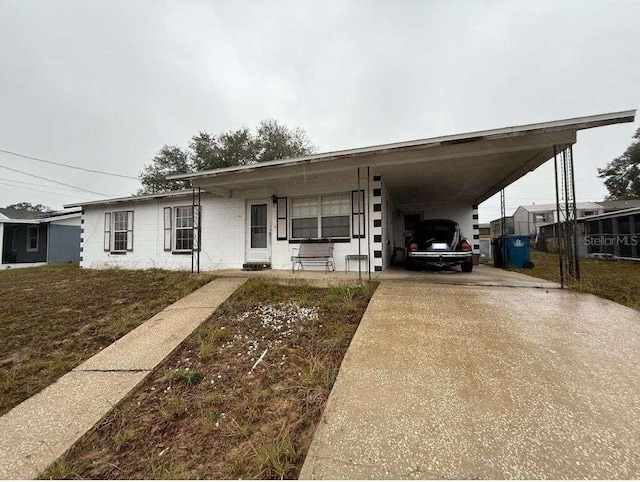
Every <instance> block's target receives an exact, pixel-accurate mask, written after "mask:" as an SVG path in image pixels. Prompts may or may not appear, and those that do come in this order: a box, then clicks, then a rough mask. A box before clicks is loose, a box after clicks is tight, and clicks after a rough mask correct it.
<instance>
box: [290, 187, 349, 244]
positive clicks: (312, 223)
mask: <svg viewBox="0 0 640 482" xmlns="http://www.w3.org/2000/svg"><path fill="white" fill-rule="evenodd" d="M350 198H351V196H350V194H349V193H343V194H328V195H322V196H307V197H299V198H292V199H291V238H292V239H307V238H334V239H335V238H338V239H339V238H349V236H350V234H351V222H350V218H351V216H352V212H351V199H350Z"/></svg>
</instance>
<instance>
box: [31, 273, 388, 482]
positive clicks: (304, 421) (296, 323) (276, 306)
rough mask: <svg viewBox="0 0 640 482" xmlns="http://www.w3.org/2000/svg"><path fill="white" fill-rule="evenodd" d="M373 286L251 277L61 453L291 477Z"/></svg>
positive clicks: (133, 472)
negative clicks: (280, 281) (287, 283)
mask: <svg viewBox="0 0 640 482" xmlns="http://www.w3.org/2000/svg"><path fill="white" fill-rule="evenodd" d="M374 289H375V285H362V286H359V287H358V286H355V287H354V286H351V287H348V286H344V287H336V288H333V289H332V288H329V289H326V288H316V287H312V286H310V285H308V284H306V283H299V284H294V285H291V286H281V285H277V284H275V283H273V282H271V281H269V280H264V279H257V280H249V281H248V282H247V283H245V285H243V286H242V287H241V288H240V289H239V290H238V291H237V292H236V293H234V295H233V296H231V297H230V298H229V299H228V300H227V301H226V302H225V303H223V304H222V305H221V306H220V308H219V310H218V311H216V313H214V315H213V316H212V317H211V318H210V319H209V320H207V321H206V322H205V323H203V324H202V325H201V326H200V327H199V328H198V329H197V330H196V331H195V332H194V333H193V334H192V335H191V336H190V337H189V338H188V339H187V340H185V342H184V343H183V344H182V345H181V346H180V347H179V348H178V349H177V350H176V352H175V353H174V354H173V355H172V356H171V357H170V358H169V359H167V360H166V361H165V362H164V363H163V364H162V365H160V366H159V367H158V368H157V369H156V370H155V371H154V373H153V374H152V375H151V376H150V377H149V379H148V380H147V381H146V382H145V383H144V384H143V385H142V386H140V387H138V389H136V391H135V392H134V393H132V394H131V395H130V396H129V397H128V398H127V399H126V400H124V401H123V402H122V403H121V404H120V406H119V407H117V409H116V410H115V411H113V412H112V413H111V414H109V415H108V416H107V417H105V419H104V420H103V421H102V422H101V423H100V424H98V425H97V427H96V429H95V430H94V431H93V432H91V433H88V434H87V435H85V436H84V437H83V438H82V439H81V440H80V441H79V442H78V443H77V444H76V445H75V446H74V447H73V448H72V449H71V450H70V451H69V452H68V453H67V454H66V455H65V456H64V457H63V459H62V462H60V463H62V464H64V465H63V467H65V468H66V470H67V471H69V473H73V474H75V475H74V476H76V477H79V478H94V479H96V478H97V479H104V478H118V479H121V478H122V479H127V478H159V477H162V478H173V477H182V478H201V479H235V478H242V479H249V478H296V477H297V475H298V473H299V471H300V469H301V467H302V463H303V461H304V457H305V454H306V452H307V450H308V447H309V444H310V443H311V438H312V436H313V432H314V431H315V427H316V425H317V423H318V422H319V420H320V417H321V414H322V411H323V409H324V406H325V403H326V400H327V398H328V396H329V393H330V390H331V387H332V386H333V383H334V381H335V378H336V375H337V373H338V369H339V366H340V363H341V361H342V358H343V356H344V353H345V351H346V350H347V347H348V345H349V343H350V340H351V338H352V337H353V334H354V333H355V330H356V328H357V325H358V322H359V320H360V318H361V317H362V314H363V313H364V310H365V309H366V306H367V304H368V302H369V298H370V296H371V295H372V294H373V291H374ZM196 374H197V375H196ZM190 377H195V378H197V381H196V380H195V379H191V378H190ZM142 434H144V436H142ZM53 470H54V467H53V466H52V468H50V469H49V470H48V471H47V472H45V473H44V474H43V477H49V476H50V475H51V474H52V473H54V472H52V471H53Z"/></svg>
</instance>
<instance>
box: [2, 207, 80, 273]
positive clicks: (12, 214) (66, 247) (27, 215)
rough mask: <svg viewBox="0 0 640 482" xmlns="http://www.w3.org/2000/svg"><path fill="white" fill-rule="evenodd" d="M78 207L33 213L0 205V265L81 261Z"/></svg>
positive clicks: (10, 266)
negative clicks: (0, 262) (0, 206)
mask: <svg viewBox="0 0 640 482" xmlns="http://www.w3.org/2000/svg"><path fill="white" fill-rule="evenodd" d="M80 217H81V213H80V210H79V209H75V210H66V211H55V212H49V213H32V212H25V211H16V210H13V209H6V208H0V254H1V257H0V259H1V261H2V264H0V268H12V267H26V266H36V265H39V264H44V263H66V262H79V261H80Z"/></svg>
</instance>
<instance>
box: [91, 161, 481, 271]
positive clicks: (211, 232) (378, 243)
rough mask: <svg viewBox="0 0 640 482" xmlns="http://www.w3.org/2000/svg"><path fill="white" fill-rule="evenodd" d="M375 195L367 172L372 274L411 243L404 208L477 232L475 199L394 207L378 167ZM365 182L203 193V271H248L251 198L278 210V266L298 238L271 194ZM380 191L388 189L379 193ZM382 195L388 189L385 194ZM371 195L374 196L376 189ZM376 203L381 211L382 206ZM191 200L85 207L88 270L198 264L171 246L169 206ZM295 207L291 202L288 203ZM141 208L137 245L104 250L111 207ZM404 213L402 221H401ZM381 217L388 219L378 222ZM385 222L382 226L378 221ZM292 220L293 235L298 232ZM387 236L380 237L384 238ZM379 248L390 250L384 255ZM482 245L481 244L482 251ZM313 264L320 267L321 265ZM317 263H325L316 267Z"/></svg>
mask: <svg viewBox="0 0 640 482" xmlns="http://www.w3.org/2000/svg"><path fill="white" fill-rule="evenodd" d="M369 186H370V193H367V192H366V189H367V183H366V174H365V175H364V176H363V178H362V179H361V185H360V188H361V189H363V190H364V191H365V204H366V203H370V205H369V214H370V217H369V220H368V223H367V231H366V235H367V236H368V237H369V242H370V246H368V242H367V241H368V240H367V238H366V237H365V238H363V239H362V240H361V241H360V248H361V251H360V252H361V254H367V253H368V250H369V248H370V259H369V263H367V262H364V261H363V262H362V263H361V267H362V271H363V272H366V271H367V268H368V265H369V264H370V266H371V270H372V271H374V269H375V268H376V267H378V269H384V268H385V267H387V266H388V265H389V264H390V258H391V254H392V248H393V246H394V245H395V246H403V243H404V239H403V237H402V230H403V226H404V223H403V218H402V216H401V215H400V216H399V217H398V215H397V214H396V213H397V212H398V210H400V211H403V212H422V213H423V218H424V219H428V218H434V217H438V218H448V219H452V220H454V221H456V222H458V223H459V224H460V226H461V227H462V230H463V233H464V234H465V236H467V237H468V238H469V240H471V239H472V238H473V234H474V229H473V225H474V224H477V221H474V220H473V219H472V215H473V212H474V211H473V210H472V207H471V206H470V205H468V204H460V205H455V206H452V205H447V206H442V205H424V204H420V205H400V206H397V205H394V204H393V200H392V197H391V195H390V193H389V192H388V191H387V189H386V187H385V186H384V179H378V178H377V177H376V176H375V174H374V173H371V178H370V182H369ZM357 187H358V183H357V178H356V176H355V175H353V176H351V175H347V176H341V177H338V178H336V181H335V182H333V183H332V187H329V188H327V187H326V185H317V184H315V185H293V186H292V185H280V186H274V187H269V188H265V189H259V190H251V191H242V192H234V195H233V197H231V198H224V197H218V196H213V195H209V194H205V193H203V194H202V198H201V206H202V208H201V212H202V220H201V225H202V240H201V246H202V249H201V252H200V269H201V270H203V271H208V270H217V269H230V268H232V269H240V268H242V265H243V263H244V262H245V244H246V236H245V226H246V204H247V200H248V199H252V200H258V199H260V200H266V202H268V203H270V212H271V218H270V219H271V231H270V232H271V263H272V267H273V268H274V269H291V254H292V248H294V247H297V246H298V244H296V243H291V242H290V241H289V239H287V240H281V241H278V240H277V239H276V238H277V236H276V233H277V212H276V209H275V206H274V205H273V204H271V203H272V201H271V199H270V198H271V195H272V194H275V195H277V196H278V197H287V198H290V197H292V196H303V195H315V194H325V193H326V194H328V193H339V192H349V193H350V192H351V191H352V190H356V189H357ZM378 189H380V190H381V191H375V190H378ZM374 193H375V194H380V195H379V196H378V195H376V196H374ZM369 194H370V195H369ZM376 204H380V205H381V209H380V210H379V211H376V209H377V208H376ZM187 205H191V196H190V195H187V196H185V197H182V198H175V197H172V198H166V199H152V200H146V201H138V202H135V203H126V204H112V205H107V206H85V208H84V212H83V216H82V231H83V232H82V242H81V246H82V253H81V255H82V261H81V263H80V264H81V266H82V267H85V268H98V269H99V268H107V267H115V266H117V267H122V268H128V269H146V268H164V269H178V270H190V269H191V255H190V254H173V253H171V252H167V251H164V211H163V208H164V207H177V206H187ZM288 209H289V213H290V210H291V203H290V200H289V203H288ZM127 210H133V212H134V216H133V219H134V221H133V251H132V252H127V253H126V254H111V253H109V252H105V251H104V249H103V238H104V215H105V212H114V211H127ZM396 218H397V219H396ZM376 220H380V223H376ZM375 224H379V226H375ZM290 235H291V233H290V226H288V238H290ZM376 236H379V237H376ZM358 244H359V241H358V239H353V238H350V239H349V242H345V243H335V245H334V259H335V264H336V269H337V270H344V269H345V255H347V254H358ZM376 251H381V252H382V257H381V258H376V257H375V256H376ZM474 251H475V250H474ZM350 268H351V270H352V271H357V269H358V265H357V262H355V261H354V262H352V263H350ZM305 269H314V268H313V267H309V268H305ZM315 269H324V268H322V267H316V268H315Z"/></svg>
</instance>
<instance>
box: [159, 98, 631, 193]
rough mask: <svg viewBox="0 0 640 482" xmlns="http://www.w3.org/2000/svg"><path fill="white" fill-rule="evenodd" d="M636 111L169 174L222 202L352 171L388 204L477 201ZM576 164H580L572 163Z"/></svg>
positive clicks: (339, 179)
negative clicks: (379, 186)
mask: <svg viewBox="0 0 640 482" xmlns="http://www.w3.org/2000/svg"><path fill="white" fill-rule="evenodd" d="M634 119H635V110H632V111H625V112H616V113H611V114H601V115H597V116H590V117H580V118H575V119H567V120H561V121H552V122H547V123H541V124H531V125H526V126H517V127H507V128H502V129H494V130H490V131H481V132H474V133H469V134H458V135H453V136H446V137H439V138H433V139H423V140H417V141H408V142H401V143H396V144H386V145H381V146H373V147H366V148H360V149H351V150H346V151H337V152H329V153H324V154H316V155H312V156H307V157H302V158H297V159H285V160H278V161H271V162H265V163H261V164H254V165H250V166H238V167H232V168H226V169H217V170H213V171H205V172H200V173H194V174H188V175H179V176H171V177H170V179H189V180H191V182H192V185H193V186H194V187H201V188H203V189H204V190H206V191H210V192H213V193H217V194H220V195H223V196H234V195H235V194H236V191H245V190H250V189H263V190H269V189H272V190H273V192H275V191H276V190H277V189H278V188H279V187H281V186H294V185H295V186H297V187H300V186H309V187H311V186H332V185H340V184H341V183H342V184H344V183H345V182H347V181H348V182H350V183H352V182H353V181H354V180H355V179H357V174H356V172H357V169H358V168H364V169H366V168H369V169H370V172H371V174H373V175H376V174H379V175H382V176H383V182H384V183H385V185H386V186H387V188H388V189H389V191H390V193H391V196H392V198H393V200H394V202H395V203H398V204H402V203H418V202H420V203H423V202H428V203H432V202H433V203H441V202H443V203H446V202H451V201H468V202H471V203H480V202H482V201H484V200H486V199H487V198H489V197H491V196H492V195H494V194H495V193H496V192H498V191H499V190H500V189H502V188H504V187H506V186H508V185H509V184H511V183H512V182H514V181H516V180H517V179H519V178H520V177H522V176H524V175H525V174H527V173H528V172H530V171H532V170H534V169H536V168H537V167H539V166H540V165H541V164H543V163H544V162H545V161H547V160H549V159H551V158H552V157H553V155H554V147H556V146H566V145H570V144H574V143H575V142H576V132H577V131H578V130H581V129H588V128H592V127H598V126H603V125H609V124H617V123H622V122H633V120H634ZM578 162H579V161H578Z"/></svg>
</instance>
